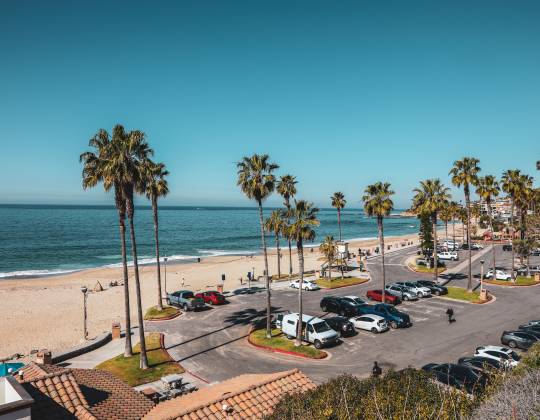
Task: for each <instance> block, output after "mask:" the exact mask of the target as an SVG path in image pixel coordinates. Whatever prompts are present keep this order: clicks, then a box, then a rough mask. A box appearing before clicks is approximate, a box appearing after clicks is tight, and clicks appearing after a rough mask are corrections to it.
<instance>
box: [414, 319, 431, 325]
mask: <svg viewBox="0 0 540 420" xmlns="http://www.w3.org/2000/svg"><path fill="white" fill-rule="evenodd" d="M411 319H412V323H413V325H414V324H415V323H417V322H424V321H429V320H430V318H416V317H412V318H411Z"/></svg>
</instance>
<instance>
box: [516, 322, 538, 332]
mask: <svg viewBox="0 0 540 420" xmlns="http://www.w3.org/2000/svg"><path fill="white" fill-rule="evenodd" d="M518 330H521V331H525V332H527V331H535V332H540V325H538V324H536V325H535V324H523V325H520V326H519V327H518Z"/></svg>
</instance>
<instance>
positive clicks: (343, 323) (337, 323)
mask: <svg viewBox="0 0 540 420" xmlns="http://www.w3.org/2000/svg"><path fill="white" fill-rule="evenodd" d="M324 320H325V321H326V323H327V324H328V325H329V326H330V328H332V329H333V330H334V331H335V332H337V333H338V334H339V335H340V336H341V337H350V336H351V335H354V334H356V331H355V329H354V325H353V323H352V322H351V321H349V320H348V319H347V318H345V317H343V316H332V317H330V318H324Z"/></svg>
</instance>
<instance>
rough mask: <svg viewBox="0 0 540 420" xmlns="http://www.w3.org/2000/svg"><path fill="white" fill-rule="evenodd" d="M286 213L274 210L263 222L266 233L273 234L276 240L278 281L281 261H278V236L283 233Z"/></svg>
mask: <svg viewBox="0 0 540 420" xmlns="http://www.w3.org/2000/svg"><path fill="white" fill-rule="evenodd" d="M285 218H286V212H284V211H283V210H274V211H273V212H272V213H271V214H270V217H269V218H267V219H266V221H265V222H264V228H265V229H266V231H267V232H273V233H274V237H275V239H276V250H277V271H278V279H279V278H281V261H280V259H281V258H280V257H281V255H280V250H279V236H280V235H281V234H282V233H283V232H284V228H285V225H286V222H285Z"/></svg>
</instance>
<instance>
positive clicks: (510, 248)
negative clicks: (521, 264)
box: [503, 244, 512, 251]
mask: <svg viewBox="0 0 540 420" xmlns="http://www.w3.org/2000/svg"><path fill="white" fill-rule="evenodd" d="M503 251H512V244H504V245H503Z"/></svg>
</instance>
